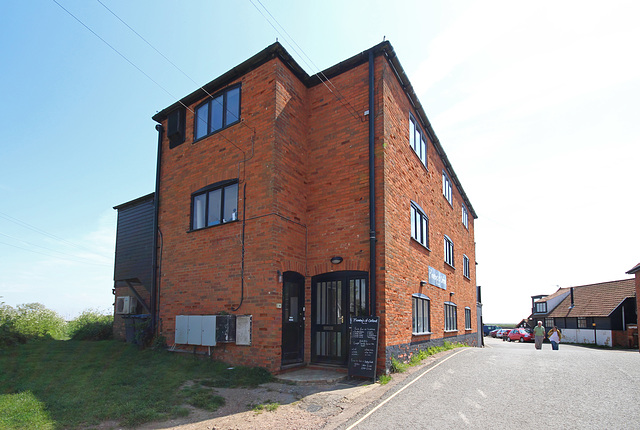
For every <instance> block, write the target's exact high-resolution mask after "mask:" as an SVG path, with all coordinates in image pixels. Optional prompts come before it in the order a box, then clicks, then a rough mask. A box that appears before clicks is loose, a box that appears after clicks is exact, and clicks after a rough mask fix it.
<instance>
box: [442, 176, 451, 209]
mask: <svg viewBox="0 0 640 430" xmlns="http://www.w3.org/2000/svg"><path fill="white" fill-rule="evenodd" d="M442 195H444V198H445V199H447V201H448V202H449V204H450V205H451V206H453V196H452V194H451V181H450V180H449V177H448V176H447V174H446V173H445V171H444V170H443V171H442Z"/></svg>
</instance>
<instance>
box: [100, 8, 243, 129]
mask: <svg viewBox="0 0 640 430" xmlns="http://www.w3.org/2000/svg"><path fill="white" fill-rule="evenodd" d="M96 1H97V2H98V3H100V4H101V5H102V7H104V8H105V9H106V10H108V11H109V13H111V14H112V15H113V16H114V17H116V19H117V20H118V21H120V22H121V23H122V24H123V25H125V26H126V27H127V28H128V29H129V30H131V31H132V32H133V33H134V34H135V35H136V36H138V37H139V38H140V39H141V40H142V41H143V42H144V43H146V44H147V45H148V46H149V47H150V48H151V49H153V50H154V51H156V53H157V54H158V55H160V56H161V57H162V58H164V59H165V60H166V61H167V62H168V63H169V64H171V65H172V66H173V67H174V68H175V69H176V70H177V71H179V72H180V73H182V74H183V75H184V76H185V77H186V78H187V79H189V80H190V81H191V82H193V83H194V84H195V85H198V87H199V89H201V90H202V91H204V92H205V94H207V96H208V97H209V98H210V99H212V100H214V101H216V102H217V103H218V104H219V105H220V106H223V105H222V102H221V101H219V100H217V99H216V98H214V97H213V95H212V94H211V93H209V91H207V90H206V89H205V88H204V87H203V86H201V85H199V84H198V83H197V82H196V81H195V80H194V79H193V78H192V77H191V76H189V75H188V74H187V72H185V71H184V70H182V69H181V68H180V67H178V65H177V64H175V63H174V62H173V61H171V60H170V59H169V58H168V57H167V56H166V55H164V54H163V53H162V52H161V51H160V50H159V49H158V48H156V47H155V46H154V45H153V44H152V43H151V42H149V41H148V40H147V39H146V38H144V37H143V36H142V35H141V34H140V33H138V32H137V31H136V30H135V29H134V28H133V27H131V26H130V25H129V24H127V23H126V22H125V21H124V20H123V19H122V18H120V16H118V14H116V13H115V12H114V11H113V10H111V9H109V7H107V5H105V4H104V3H103V2H102V1H101V0H96ZM189 111H190V112H191V113H193V114H194V115H196V113H195V112H194V111H193V110H191V109H189ZM234 117H235V115H234ZM198 119H201V118H200V117H198ZM234 119H236V120H238V119H240V118H238V117H235V118H234ZM241 124H243V125H244V126H245V127H248V128H249V129H251V130H252V131H254V132H255V130H254V129H253V128H252V127H251V126H249V125H247V124H246V122H245V121H242V122H241Z"/></svg>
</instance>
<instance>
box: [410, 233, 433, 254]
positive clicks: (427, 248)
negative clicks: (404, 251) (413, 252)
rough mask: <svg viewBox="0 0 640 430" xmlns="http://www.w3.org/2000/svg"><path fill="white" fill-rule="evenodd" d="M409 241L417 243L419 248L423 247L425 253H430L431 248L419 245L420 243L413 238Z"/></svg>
mask: <svg viewBox="0 0 640 430" xmlns="http://www.w3.org/2000/svg"><path fill="white" fill-rule="evenodd" d="M411 241H412V242H415V243H417V244H418V245H420V246H421V247H423V248H424V249H426V250H427V251H429V252H431V248H429V247H428V246H426V245H423V244H421V243H420V242H418V241H417V240H416V238H415V237H411Z"/></svg>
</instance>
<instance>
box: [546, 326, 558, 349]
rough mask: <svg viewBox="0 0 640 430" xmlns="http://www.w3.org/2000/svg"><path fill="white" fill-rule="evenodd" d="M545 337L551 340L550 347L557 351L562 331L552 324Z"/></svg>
mask: <svg viewBox="0 0 640 430" xmlns="http://www.w3.org/2000/svg"><path fill="white" fill-rule="evenodd" d="M547 337H548V338H549V342H551V348H552V349H553V350H554V351H557V350H558V347H559V345H560V339H562V333H560V330H558V326H555V325H554V326H553V328H552V329H551V330H549V334H548V335H547Z"/></svg>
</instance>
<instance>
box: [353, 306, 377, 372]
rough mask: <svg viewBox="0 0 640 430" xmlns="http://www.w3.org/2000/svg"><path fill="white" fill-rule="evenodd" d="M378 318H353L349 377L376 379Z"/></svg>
mask: <svg viewBox="0 0 640 430" xmlns="http://www.w3.org/2000/svg"><path fill="white" fill-rule="evenodd" d="M378 326H379V319H378V317H354V318H351V343H350V345H349V376H350V377H351V376H364V377H369V378H373V379H374V381H375V378H376V363H377V361H378Z"/></svg>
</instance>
